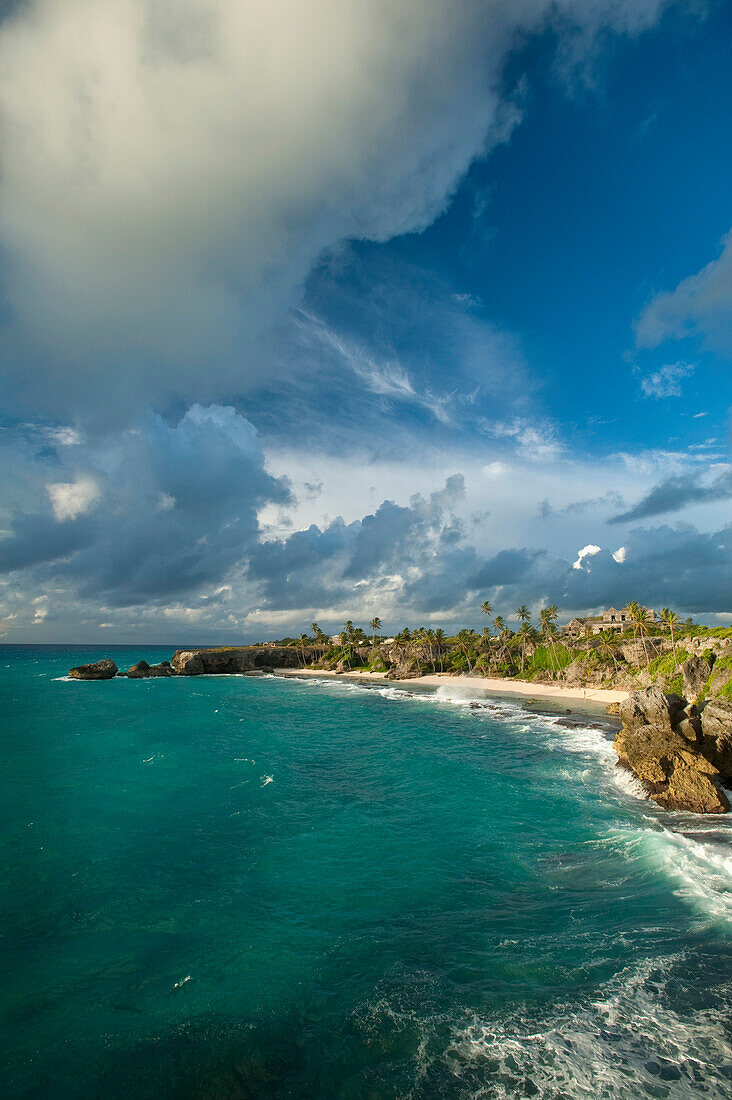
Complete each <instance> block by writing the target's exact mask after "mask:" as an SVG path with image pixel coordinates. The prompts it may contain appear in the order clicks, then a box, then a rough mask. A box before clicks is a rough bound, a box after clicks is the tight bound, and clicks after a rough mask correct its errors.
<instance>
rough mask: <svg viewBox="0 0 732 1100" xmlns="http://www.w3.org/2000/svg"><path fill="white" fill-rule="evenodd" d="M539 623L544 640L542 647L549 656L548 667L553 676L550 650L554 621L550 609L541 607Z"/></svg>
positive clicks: (551, 650) (552, 658)
mask: <svg viewBox="0 0 732 1100" xmlns="http://www.w3.org/2000/svg"><path fill="white" fill-rule="evenodd" d="M539 622H540V624H541V634H542V637H543V639H544V645H545V647H546V651H547V653H548V654H549V667H550V668H551V670H552V675H553V674H554V652H553V649H552V642H553V639H554V625H555V624H554V620H553V619H552V613H551V609H550V608H548V607H543V608H542V609H541V611H540V612H539Z"/></svg>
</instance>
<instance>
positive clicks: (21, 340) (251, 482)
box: [0, 0, 732, 642]
mask: <svg viewBox="0 0 732 1100" xmlns="http://www.w3.org/2000/svg"><path fill="white" fill-rule="evenodd" d="M2 11H4V14H2V12H1V11H0V71H1V72H2V76H1V77H0V117H2V119H3V126H4V134H5V141H4V143H3V150H2V152H0V159H1V160H2V164H1V166H0V167H1V168H2V172H1V173H0V302H1V303H2V310H1V311H0V326H1V327H0V339H1V340H2V346H3V354H2V363H3V372H4V382H3V393H4V395H5V397H4V402H3V406H4V407H3V420H2V432H0V447H2V450H3V463H2V468H3V470H4V473H3V475H2V484H0V631H2V632H3V633H2V636H3V638H4V639H5V640H7V641H15V640H21V641H49V640H59V641H61V640H70V641H79V640H90V641H96V640H102V639H104V638H107V639H109V640H110V641H111V640H113V639H114V640H120V641H127V640H139V641H144V640H148V639H149V640H151V641H162V642H167V641H169V640H170V641H178V640H181V641H183V640H192V641H195V640H200V641H209V640H213V639H219V638H220V639H222V640H227V639H233V638H237V639H238V638H241V639H253V638H258V637H267V636H279V635H281V634H283V633H290V632H295V633H299V632H300V630H301V629H304V628H306V627H308V626H309V624H310V622H311V621H312V620H313V618H317V619H318V620H319V621H320V622H321V623H322V624H323V625H326V626H327V625H333V626H334V627H335V626H337V625H338V624H339V623H340V622H342V620H343V619H344V618H346V617H348V618H352V619H354V620H355V621H360V620H364V621H366V620H367V619H369V618H371V617H372V616H373V615H374V614H379V615H380V616H381V618H382V619H383V620H384V622H385V624H386V625H387V627H388V628H396V627H398V626H400V625H402V624H403V623H404V622H409V623H411V624H412V625H414V624H416V623H422V622H424V623H427V622H429V623H432V624H434V625H442V626H444V627H446V628H448V629H449V628H450V627H451V626H453V625H454V624H457V623H460V624H475V625H479V624H478V620H479V615H478V614H477V613H476V608H477V607H478V606H479V604H480V603H481V602H482V600H483V599H485V598H490V599H491V601H492V602H493V603H494V604H496V606H497V607H498V608H499V609H500V610H501V611H502V612H503V613H504V614H510V613H511V610H512V609H513V608H514V607H515V606H517V605H518V604H520V603H529V604H530V605H531V606H532V608H533V609H534V610H538V608H539V607H540V606H541V605H542V604H544V603H547V602H548V603H557V604H559V605H560V608H561V609H562V613H563V615H564V616H565V617H567V618H568V617H570V616H571V615H572V614H573V613H577V612H579V611H582V610H586V609H594V608H597V607H600V606H602V605H603V604H606V603H610V602H613V603H616V604H620V603H625V602H627V601H628V600H631V599H639V600H641V601H642V602H647V603H650V604H655V605H660V604H668V605H671V606H673V607H675V608H677V609H678V610H679V611H680V612H682V613H683V614H685V615H686V614H694V615H695V616H696V617H698V618H701V619H702V620H704V621H708V622H713V623H714V622H720V623H727V622H729V621H731V620H732V527H730V500H732V467H731V466H730V453H729V443H730V403H731V392H730V384H729V377H730V374H729V371H730V359H731V358H732V326H731V322H730V317H731V316H732V243H726V240H727V234H729V232H730V227H731V225H732V209H731V208H730V186H729V181H730V178H732V142H731V141H730V133H731V131H732V125H731V124H732V94H731V93H732V87H731V85H732V76H731V75H730V74H731V73H732V63H731V62H732V56H731V55H732V6H731V5H729V4H723V3H715V2H711V0H710V2H709V3H708V4H700V3H697V2H688V3H684V2H678V3H664V2H662V0H627V2H626V3H624V4H617V3H615V4H611V3H609V2H608V3H607V4H605V3H602V2H600V3H597V2H590V0H562V3H559V4H557V5H550V4H548V3H545V2H544V0H520V2H516V3H512V4H508V3H506V2H502V0H492V2H490V0H489V2H484V3H479V2H477V0H476V2H474V3H473V2H470V3H466V4H465V5H463V6H461V7H460V9H455V8H454V6H451V5H450V4H448V3H446V2H445V3H443V2H438V0H425V2H424V3H417V2H416V0H402V2H401V3H400V4H397V5H394V6H392V8H391V9H390V10H389V13H388V14H387V15H385V14H384V12H383V10H382V9H381V6H380V5H379V3H377V2H376V0H352V2H350V3H343V4H336V3H335V0H319V2H317V3H313V4H312V5H308V6H306V7H304V8H301V9H299V10H298V14H297V16H295V17H293V16H292V9H290V8H288V5H286V4H283V5H280V4H278V3H273V4H272V5H270V6H269V7H268V9H267V12H266V14H264V13H263V12H262V10H260V9H258V8H257V7H256V6H254V5H234V4H233V3H231V0H185V2H184V3H181V4H180V5H178V6H176V8H175V9H172V8H170V7H169V6H167V5H165V4H162V3H160V2H159V0H120V2H119V3H116V4H114V5H112V4H111V2H110V3H106V0H102V2H100V0H96V3H95V4H94V5H92V4H91V3H89V2H88V0H66V3H65V4H64V5H63V6H62V10H58V6H54V5H51V4H48V3H46V2H44V0H30V3H29V4H27V5H25V6H13V5H6V6H5V8H4V9H2ZM583 551H584V552H583Z"/></svg>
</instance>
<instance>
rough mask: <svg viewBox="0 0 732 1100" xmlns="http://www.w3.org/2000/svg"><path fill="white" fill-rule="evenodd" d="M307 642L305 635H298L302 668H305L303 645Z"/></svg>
mask: <svg viewBox="0 0 732 1100" xmlns="http://www.w3.org/2000/svg"><path fill="white" fill-rule="evenodd" d="M307 640H308V636H307V634H301V635H300V656H301V660H302V667H303V668H305V643H306V642H307Z"/></svg>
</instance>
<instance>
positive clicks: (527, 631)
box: [516, 622, 534, 673]
mask: <svg viewBox="0 0 732 1100" xmlns="http://www.w3.org/2000/svg"><path fill="white" fill-rule="evenodd" d="M516 636H517V637H518V638H520V639H521V672H522V673H523V671H524V664H525V663H526V643H527V642H528V641H530V640H531V639H532V638H533V637H534V630H533V627H532V626H531V624H530V623H527V622H523V623H521V626H520V627H519V629H518V631H517V634H516Z"/></svg>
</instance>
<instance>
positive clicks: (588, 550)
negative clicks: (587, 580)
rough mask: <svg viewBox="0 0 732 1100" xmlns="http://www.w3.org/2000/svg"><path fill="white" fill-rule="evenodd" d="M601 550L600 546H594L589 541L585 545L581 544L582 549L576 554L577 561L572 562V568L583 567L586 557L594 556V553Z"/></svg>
mask: <svg viewBox="0 0 732 1100" xmlns="http://www.w3.org/2000/svg"><path fill="white" fill-rule="evenodd" d="M601 550H602V547H601V546H595V545H594V543H591V542H589V543H588V544H587V546H583V547H582V549H581V550H580V551H579V553H578V554H577V561H574V562H572V568H573V569H584V568H585V566H584V562H585V560H586V559H587V558H592V557H594V556H595V554H599V553H600V551H601ZM587 571H588V572H589V564H588V566H587Z"/></svg>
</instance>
